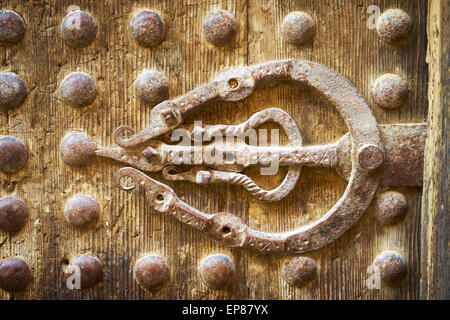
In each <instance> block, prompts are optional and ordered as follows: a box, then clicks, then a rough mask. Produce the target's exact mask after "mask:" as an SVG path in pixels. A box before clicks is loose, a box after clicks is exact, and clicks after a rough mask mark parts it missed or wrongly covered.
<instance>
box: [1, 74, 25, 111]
mask: <svg viewBox="0 0 450 320" xmlns="http://www.w3.org/2000/svg"><path fill="white" fill-rule="evenodd" d="M27 94H28V90H27V87H26V85H25V82H24V81H23V80H22V79H21V78H20V77H19V76H18V75H17V74H15V73H13V72H2V73H0V111H8V110H10V109H14V108H17V107H19V106H21V105H22V104H23V102H24V101H25V98H26V97H27Z"/></svg>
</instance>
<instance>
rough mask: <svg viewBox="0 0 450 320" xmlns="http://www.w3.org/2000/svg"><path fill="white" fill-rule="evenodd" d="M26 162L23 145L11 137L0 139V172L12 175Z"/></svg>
mask: <svg viewBox="0 0 450 320" xmlns="http://www.w3.org/2000/svg"><path fill="white" fill-rule="evenodd" d="M27 160H28V150H27V148H26V147H25V145H24V144H23V143H22V141H20V140H19V139H17V138H16V137H13V136H4V137H0V171H1V172H3V173H13V172H16V171H18V170H20V169H21V168H22V167H23V166H24V165H25V163H26V162H27Z"/></svg>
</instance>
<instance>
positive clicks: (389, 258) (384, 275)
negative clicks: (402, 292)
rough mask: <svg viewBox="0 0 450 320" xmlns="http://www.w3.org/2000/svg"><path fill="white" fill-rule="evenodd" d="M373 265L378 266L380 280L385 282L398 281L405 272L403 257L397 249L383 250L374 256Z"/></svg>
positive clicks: (392, 282) (393, 282) (394, 282)
mask: <svg viewBox="0 0 450 320" xmlns="http://www.w3.org/2000/svg"><path fill="white" fill-rule="evenodd" d="M373 265H374V266H375V267H377V268H379V271H380V276H381V281H382V282H384V283H386V284H396V283H398V282H399V281H400V280H402V279H403V278H404V277H405V275H406V272H407V267H406V261H405V258H403V256H402V255H401V254H400V253H398V252H397V251H392V250H387V251H383V252H382V253H380V254H379V255H378V256H377V257H376V258H375V260H374V262H373Z"/></svg>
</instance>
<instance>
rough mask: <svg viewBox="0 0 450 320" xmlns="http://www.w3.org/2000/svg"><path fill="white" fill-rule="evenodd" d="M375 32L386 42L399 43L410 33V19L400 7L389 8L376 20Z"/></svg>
mask: <svg viewBox="0 0 450 320" xmlns="http://www.w3.org/2000/svg"><path fill="white" fill-rule="evenodd" d="M376 27H377V32H378V35H379V36H380V38H381V39H382V40H383V41H384V42H385V43H387V44H401V43H403V42H405V40H407V38H408V36H409V34H410V33H411V28H412V21H411V18H410V17H409V15H408V14H407V13H406V12H405V11H403V10H400V9H389V10H386V11H385V12H383V14H382V15H381V16H380V17H379V18H378V20H377V26H376Z"/></svg>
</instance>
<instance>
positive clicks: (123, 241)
mask: <svg viewBox="0 0 450 320" xmlns="http://www.w3.org/2000/svg"><path fill="white" fill-rule="evenodd" d="M0 3H1V6H0V7H1V8H7V9H13V10H16V11H17V12H19V13H20V14H21V15H22V16H23V17H24V19H25V20H26V22H27V26H28V29H27V33H26V35H25V38H24V40H23V41H22V42H21V43H19V44H18V45H16V46H14V47H11V48H6V49H5V48H1V49H0V57H1V65H0V70H1V71H4V70H5V71H6V70H8V71H14V72H17V73H18V74H19V75H21V76H22V77H23V78H24V79H25V80H26V82H27V84H28V87H29V90H30V94H29V97H28V99H27V100H26V103H25V105H24V106H22V107H20V108H18V109H16V110H14V111H11V112H9V113H8V114H1V115H0V134H11V135H16V136H18V137H19V138H21V139H23V140H24V141H25V142H26V144H27V145H28V147H29V148H30V151H31V157H30V160H29V162H28V164H27V165H26V167H25V168H24V169H23V170H21V171H20V172H19V173H16V174H13V175H7V176H6V175H1V176H0V179H1V189H0V195H1V196H3V195H7V194H14V195H17V196H18V197H20V198H22V199H25V200H26V201H27V203H28V205H29V208H30V213H31V219H30V221H29V222H28V224H27V226H26V228H24V229H23V230H21V231H20V232H18V233H16V234H8V233H6V232H4V231H0V258H7V257H11V256H16V255H17V256H22V257H23V258H24V259H25V260H27V261H28V262H29V263H30V265H31V266H32V267H33V271H34V275H35V280H34V282H33V284H32V285H31V286H30V288H29V289H28V290H27V291H26V292H25V293H22V294H16V295H14V296H13V297H12V296H11V295H9V294H6V293H5V292H0V298H3V299H9V298H15V299H35V298H38V299H41V298H45V299H72V298H76V299H94V298H102V299H134V298H138V299H144V298H145V299H167V298H174V299H184V298H193V299H206V298H208V299H234V298H242V299H246V298H250V299H255V298H259V299H373V298H376V299H412V298H418V297H419V278H420V263H419V256H420V243H421V241H423V240H421V239H420V236H421V233H420V230H421V215H420V206H421V200H420V199H421V188H398V190H401V191H402V192H404V193H405V195H406V196H407V199H408V202H409V205H410V208H409V211H408V214H407V216H406V218H405V220H404V221H402V222H401V223H399V224H397V225H394V226H389V227H386V226H383V225H381V224H380V223H378V222H377V221H376V220H375V218H374V216H373V213H372V212H371V209H369V210H368V211H367V212H366V213H365V214H364V216H363V218H362V219H361V221H359V222H358V223H357V224H356V226H354V227H353V228H351V229H350V230H349V231H348V232H347V233H346V234H345V235H344V236H343V237H342V238H341V239H339V240H338V241H336V242H335V243H333V244H331V245H329V246H327V247H325V248H323V249H321V250H318V251H315V252H312V253H308V254H306V255H307V256H310V257H312V258H314V259H316V261H317V263H318V267H319V273H318V277H317V279H316V280H315V281H313V282H312V283H311V284H309V285H308V286H307V287H305V288H301V289H296V288H293V287H291V286H289V285H288V284H287V283H286V282H285V281H284V280H283V279H282V278H281V272H280V270H281V266H282V264H283V263H284V261H285V260H286V259H287V258H288V256H281V255H274V256H264V255H258V254H255V253H250V252H247V251H244V250H239V249H231V248H227V247H225V246H223V245H222V244H220V243H216V242H214V241H212V240H210V239H208V238H206V237H205V236H203V235H201V234H199V233H198V232H196V231H194V230H191V229H189V228H187V227H186V226H184V225H181V224H179V223H177V222H175V221H173V220H171V219H170V218H169V217H164V216H161V215H160V214H158V213H156V212H155V211H153V210H152V209H150V208H148V206H147V204H146V202H145V198H144V194H143V193H142V192H141V193H138V192H131V193H129V194H128V193H125V192H122V191H119V190H118V189H117V188H116V186H115V185H114V183H113V176H114V173H115V172H116V171H117V169H119V168H120V164H118V163H115V162H112V161H108V160H105V159H96V160H95V161H94V163H93V164H91V165H90V166H88V167H86V168H82V169H73V168H71V167H69V166H67V165H65V164H64V163H62V162H61V160H60V159H59V155H58V144H59V142H60V140H61V138H62V137H63V136H64V135H65V133H66V132H68V131H74V130H79V131H83V132H85V133H87V134H88V135H90V136H91V137H93V139H94V140H95V141H96V142H98V143H100V144H103V145H112V144H113V139H112V133H113V131H114V129H115V128H116V127H117V126H119V125H122V124H129V125H131V126H132V127H134V128H137V129H139V128H143V127H144V126H145V125H146V124H147V123H148V121H149V113H150V109H149V108H148V107H145V106H144V105H142V104H141V103H140V102H139V101H138V100H137V99H136V97H135V94H134V88H133V81H134V79H135V78H136V76H137V75H138V74H139V72H140V71H141V70H143V69H144V68H155V69H157V70H160V71H162V72H164V73H165V74H166V76H167V77H168V79H169V81H170V93H171V97H175V96H177V95H180V94H182V93H184V92H186V91H187V90H190V89H193V88H195V87H197V86H198V85H200V84H202V83H204V82H208V81H209V80H210V79H211V78H212V77H213V76H214V75H215V74H217V73H218V72H219V71H221V70H223V69H224V68H226V67H229V66H233V65H246V64H255V63H259V62H264V61H266V60H271V59H284V58H297V59H308V60H312V61H316V62H319V63H321V64H324V65H326V66H328V67H330V68H332V69H334V70H336V71H337V72H339V73H341V74H342V75H343V76H344V77H346V78H348V79H350V80H351V81H352V82H353V83H354V84H355V85H356V86H357V87H358V88H359V89H360V90H361V92H362V93H363V95H364V96H365V97H366V98H367V100H368V102H369V104H370V105H371V106H372V108H373V112H374V114H375V116H376V118H377V120H378V121H379V123H398V122H400V123H409V122H422V121H424V120H425V119H426V116H427V91H426V90H427V86H426V83H427V75H428V73H427V66H426V63H425V55H426V34H425V32H423V30H425V28H426V22H427V20H426V17H427V2H426V1H424V0H422V1H412V0H411V1H387V0H386V1H378V0H377V1H376V0H370V1H369V0H358V1H344V0H342V1H340V0H339V1H338V0H324V1H316V0H307V1H306V0H305V1H272V0H262V1H256V0H249V1H239V0H229V1H209V0H207V1H156V0H155V1H118V0H111V1H86V0H85V1H56V0H52V1H17V0H16V1H14V0H6V1H1V2H0ZM73 4H76V5H78V6H80V7H81V9H83V10H86V11H88V12H90V13H92V14H93V15H94V17H95V18H96V19H97V22H98V27H99V28H98V35H97V38H96V40H95V41H94V43H93V44H92V45H90V46H89V47H87V48H84V49H71V48H69V47H68V46H67V45H65V44H64V42H63V40H62V37H61V35H60V33H59V25H60V22H61V20H62V19H63V17H64V15H65V13H66V8H67V7H68V6H69V5H73ZM372 4H376V5H379V7H380V8H381V11H384V10H385V9H388V8H395V7H399V8H402V9H403V10H405V11H406V12H408V13H409V14H410V15H411V17H412V19H413V21H414V31H413V34H412V38H411V41H410V42H409V43H408V44H407V45H406V46H404V47H401V48H393V47H389V46H386V45H385V44H383V43H382V42H381V40H380V39H379V38H378V36H377V34H376V31H375V30H370V29H368V28H367V24H366V21H367V19H368V18H369V14H367V13H366V8H367V7H368V6H369V5H372ZM141 8H150V9H154V10H157V11H159V12H160V13H161V15H162V17H163V18H164V19H165V21H166V23H167V36H166V40H165V42H163V44H162V45H160V46H159V47H158V48H155V49H145V48H141V47H139V46H137V45H136V43H135V42H134V41H133V40H132V39H131V38H130V35H129V29H128V25H129V21H130V18H131V16H132V14H133V13H134V12H135V11H137V10H139V9H141ZM214 8H223V9H227V10H229V11H231V12H232V13H233V14H234V15H235V16H236V18H237V20H238V22H239V28H240V29H239V33H238V37H237V39H236V41H235V42H234V43H233V44H232V45H230V46H229V47H226V48H216V47H214V46H212V45H210V44H209V43H207V42H206V41H204V39H203V35H202V30H201V22H202V19H203V17H204V16H205V14H206V13H207V12H208V11H209V10H211V9H214ZM295 10H301V11H305V12H308V13H309V14H311V15H312V16H313V17H314V18H315V19H316V21H317V35H316V37H315V40H314V43H313V44H312V45H309V46H306V47H295V46H292V45H288V44H286V43H285V42H284V41H282V39H281V37H280V26H281V21H282V19H283V17H284V16H285V15H286V14H288V13H289V12H291V11H295ZM77 70H78V71H85V72H88V73H90V74H91V75H92V76H93V77H94V79H95V80H96V83H97V86H98V88H99V96H98V97H97V99H96V101H95V103H94V105H93V106H91V107H88V108H85V109H81V110H80V109H75V108H72V107H70V106H68V105H66V104H64V103H63V102H62V101H61V99H60V93H59V90H58V87H59V84H60V82H61V80H62V79H63V78H64V76H65V75H67V74H68V73H70V72H72V71H77ZM386 72H390V73H397V74H399V75H401V76H403V77H404V78H405V79H407V80H408V83H409V85H410V89H411V95H410V96H409V99H408V101H407V103H406V105H405V106H404V107H402V108H400V109H398V110H394V111H389V112H386V111H385V110H383V109H381V108H379V107H377V106H376V105H375V104H374V102H373V100H372V98H371V96H370V94H369V90H370V86H371V83H372V81H373V80H374V79H376V77H378V76H379V75H381V74H383V73H386ZM274 106H275V107H280V108H283V109H285V110H287V111H288V112H289V113H290V114H291V115H292V116H293V117H294V118H295V119H296V121H297V123H298V125H299V127H300V129H301V132H302V136H303V140H304V144H318V143H325V142H332V141H335V140H336V139H337V138H339V137H340V136H342V135H343V134H345V132H346V131H347V129H346V127H345V124H344V122H343V120H342V119H341V118H340V116H339V114H338V113H337V111H336V110H335V109H334V108H333V107H332V106H331V105H330V104H329V103H327V102H326V101H324V100H323V99H322V98H320V97H318V96H317V95H316V94H315V93H313V92H311V91H309V90H307V89H306V88H303V87H296V86H292V85H289V84H280V85H276V86H274V87H266V88H264V89H260V90H258V91H257V92H255V93H254V94H253V95H252V96H251V97H250V98H248V99H246V100H245V101H243V102H239V103H215V104H213V105H211V106H209V107H208V108H206V109H204V110H201V111H198V112H196V113H195V115H193V116H192V117H190V119H189V121H193V120H203V121H204V122H205V123H229V124H234V123H240V122H242V121H243V120H244V119H247V118H248V117H249V116H250V115H251V114H252V113H254V112H256V111H258V110H261V109H264V108H267V107H274ZM152 176H153V177H156V178H157V179H161V175H159V174H152ZM280 179H281V175H280V176H279V177H277V178H274V177H270V178H268V177H264V178H259V179H258V181H260V182H262V183H264V184H265V185H275V183H276V180H277V181H279V180H280ZM168 184H169V185H170V186H172V187H173V188H174V189H175V191H176V192H177V193H178V195H180V196H181V197H182V199H183V200H185V201H186V202H188V203H189V204H191V205H193V206H194V207H197V208H200V209H202V210H204V211H207V212H221V211H229V212H233V213H236V214H238V215H240V216H241V217H242V218H243V219H244V220H245V221H247V222H248V223H249V224H250V226H252V227H254V228H260V229H263V230H270V231H283V230H287V229H292V228H294V227H296V226H299V225H301V224H304V223H307V222H311V221H313V220H315V219H317V218H319V217H320V216H321V215H322V214H323V213H325V212H326V211H327V210H328V209H329V208H330V207H331V206H332V205H333V204H334V203H335V202H336V201H337V200H338V199H339V197H340V196H341V194H342V192H343V191H344V189H345V185H346V184H345V182H344V181H343V180H342V179H341V178H339V177H338V176H337V174H335V173H334V172H333V171H332V170H331V169H323V168H304V170H303V171H302V175H301V179H300V181H299V183H298V185H297V187H296V188H295V189H294V191H293V192H292V193H291V194H290V195H289V196H288V197H286V198H285V199H283V200H282V201H280V202H278V203H274V204H265V203H262V202H260V201H258V200H256V199H254V198H252V197H250V196H249V195H248V194H247V193H246V192H245V191H243V189H241V188H239V187H236V186H229V185H211V186H208V187H201V186H197V185H193V184H191V183H168ZM80 192H85V193H88V194H91V195H92V196H94V197H95V198H96V199H97V200H98V201H99V202H100V204H101V208H102V212H101V219H100V223H99V224H98V226H97V227H96V228H95V229H91V230H88V231H78V230H75V229H74V228H72V227H70V226H69V225H68V224H67V223H66V222H65V221H64V217H63V207H64V202H65V201H66V199H67V198H68V197H70V196H71V195H73V194H75V193H80ZM384 249H395V250H398V251H400V252H402V253H403V254H404V255H405V257H406V259H407V261H408V268H409V272H408V275H407V277H406V279H405V280H404V281H403V283H402V284H401V286H400V287H396V288H389V287H383V288H382V289H381V290H369V289H367V288H366V286H365V280H366V278H367V277H368V274H366V270H367V268H368V266H369V265H371V263H372V261H373V259H374V257H375V256H376V255H377V254H378V253H379V252H380V251H382V250H384ZM84 252H90V253H93V254H94V255H97V256H98V257H99V258H100V259H101V260H102V261H103V263H104V265H105V270H106V276H105V279H104V281H103V283H102V284H101V285H99V286H97V287H95V288H93V289H89V290H85V291H71V290H68V289H66V288H65V285H64V282H63V276H62V269H63V268H64V266H65V263H66V262H67V259H70V258H71V257H72V256H74V255H77V254H80V253H84ZM149 252H156V253H159V254H161V255H162V256H164V257H166V258H167V260H168V262H169V265H170V266H171V269H172V279H171V281H170V284H169V285H168V286H167V287H165V288H163V289H162V290H160V291H158V292H156V293H148V292H146V291H145V290H143V289H141V288H140V287H139V286H138V285H137V283H136V282H135V281H134V279H133V276H132V268H133V265H134V263H135V261H136V260H137V259H138V258H139V257H140V256H141V255H143V254H145V253H149ZM219 252H221V253H227V254H229V255H230V256H231V257H232V258H233V259H234V260H235V263H236V265H237V277H236V281H234V283H233V285H232V286H231V287H230V288H229V289H228V290H225V291H214V290H210V289H208V288H207V287H206V286H205V285H204V284H203V283H202V281H201V279H200V276H199V272H198V264H199V262H200V261H201V259H202V258H203V257H205V256H206V255H208V254H211V253H219Z"/></svg>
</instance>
